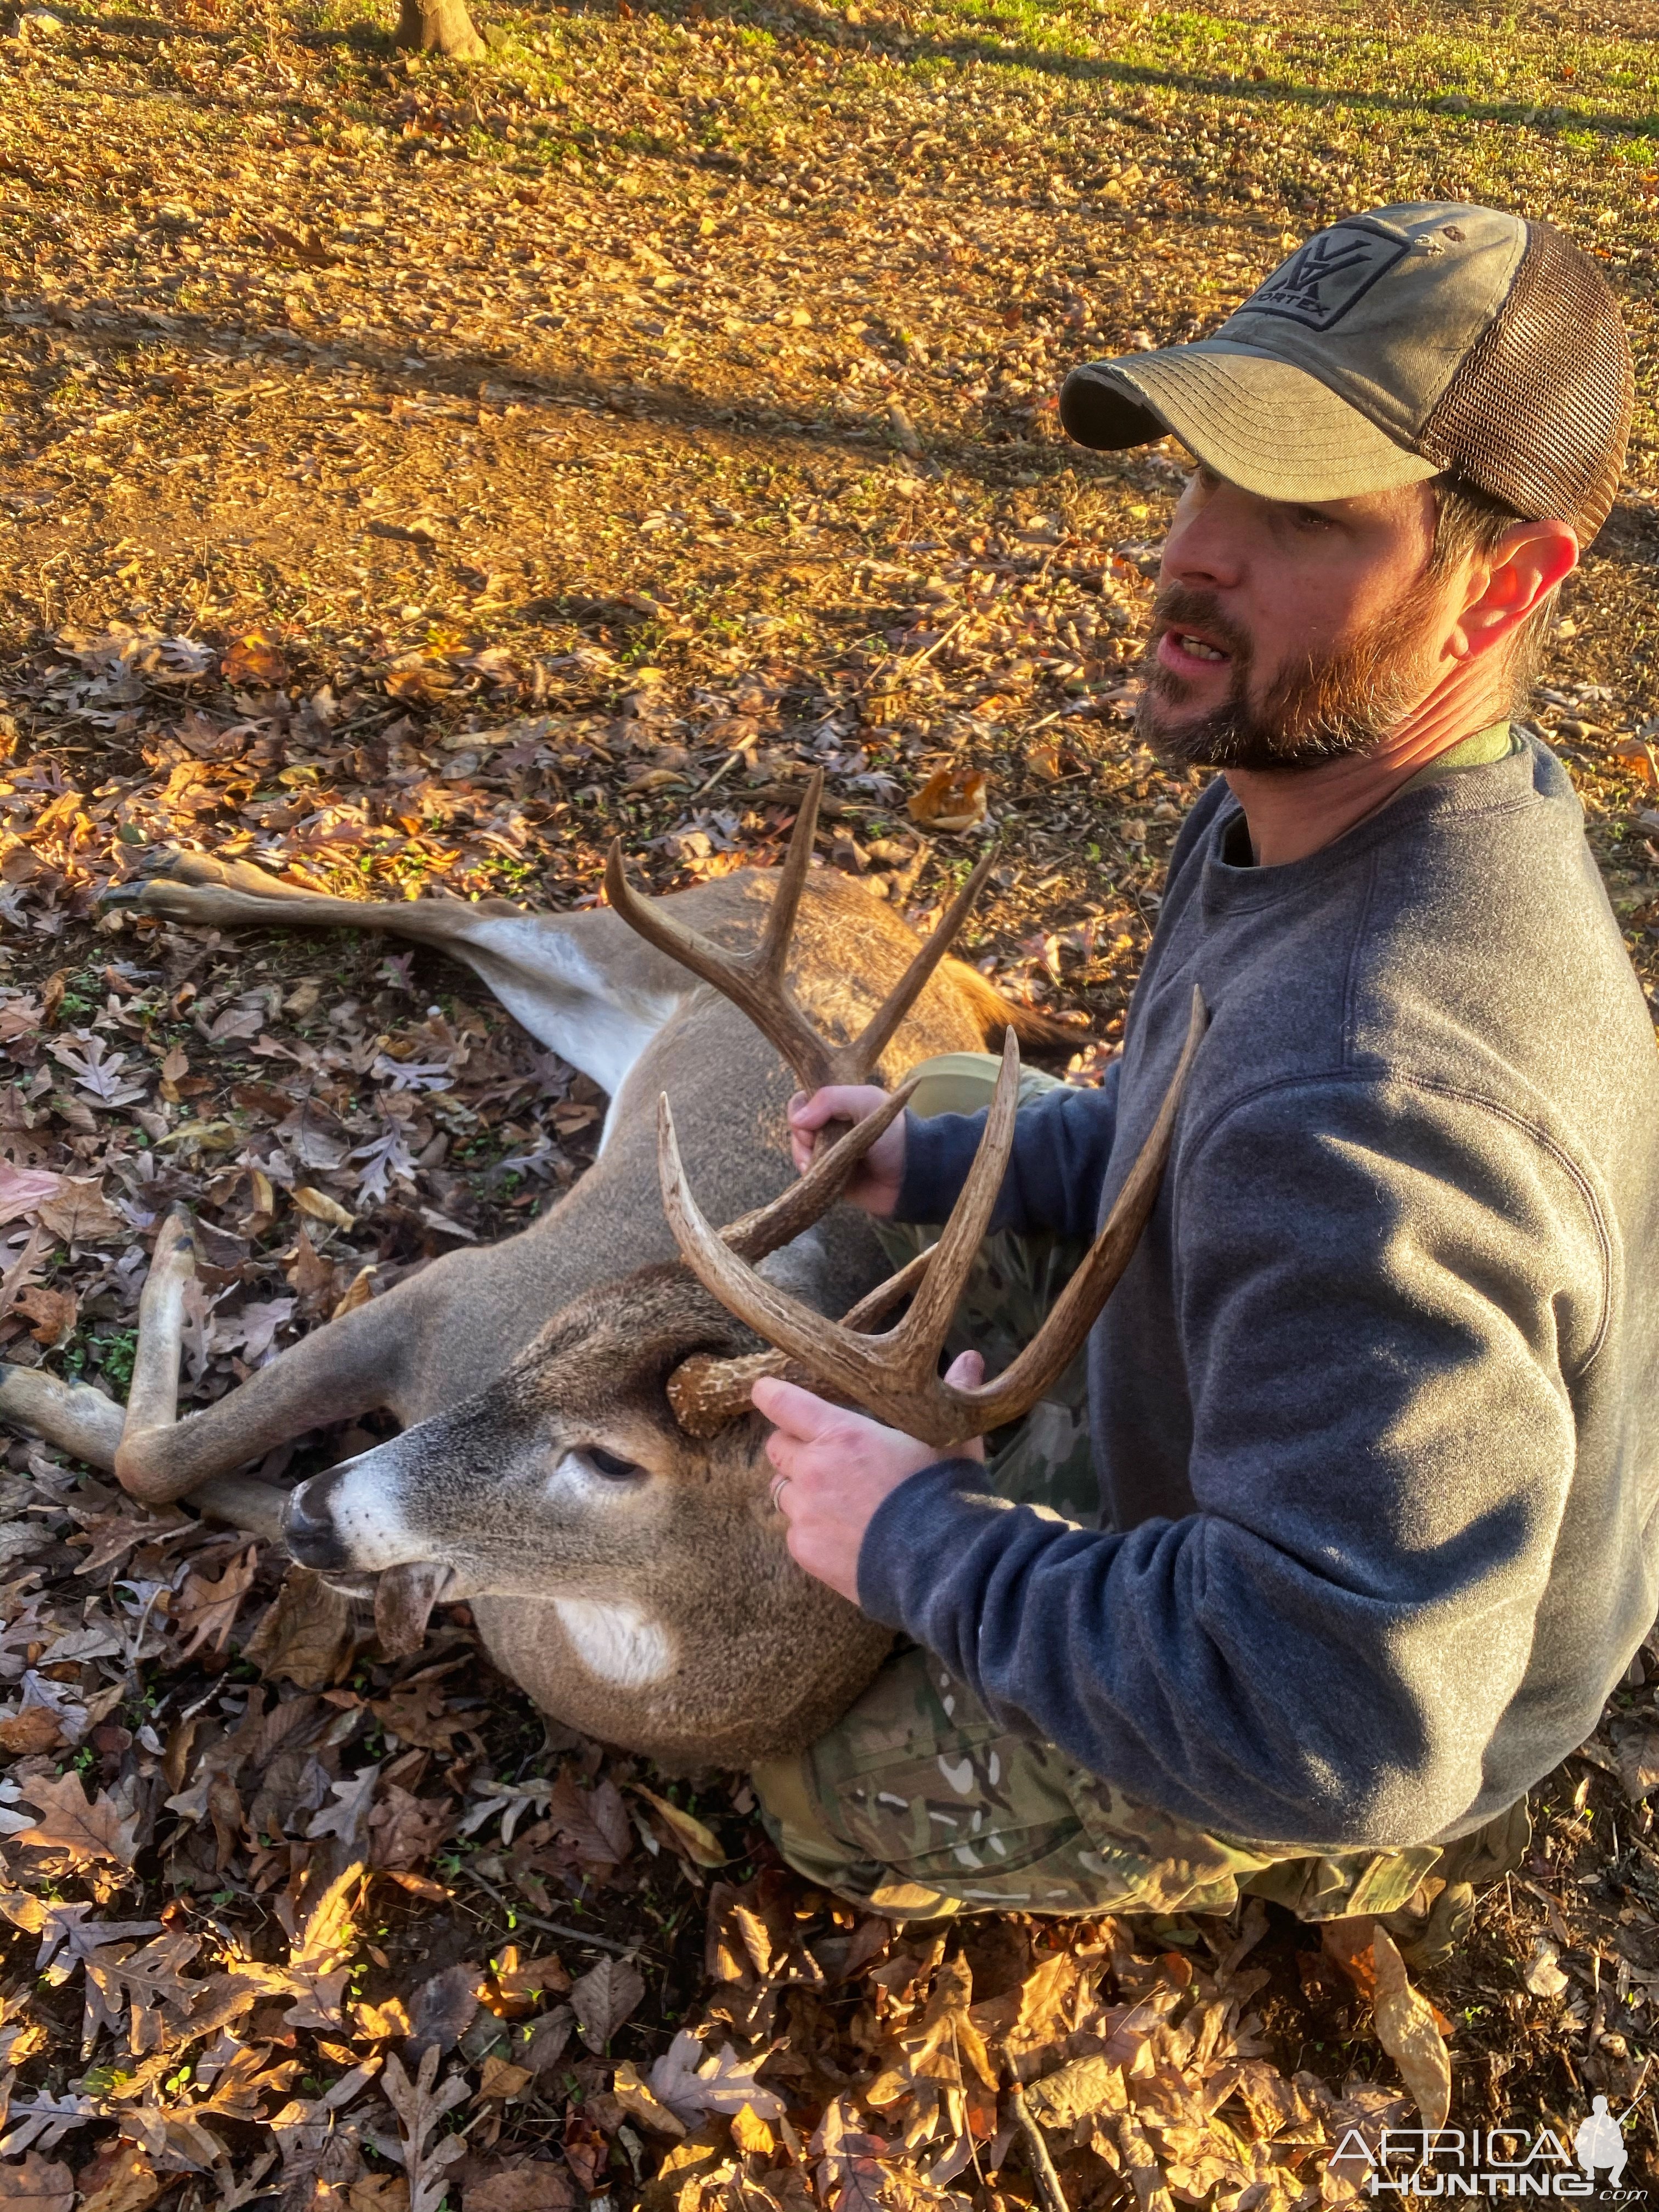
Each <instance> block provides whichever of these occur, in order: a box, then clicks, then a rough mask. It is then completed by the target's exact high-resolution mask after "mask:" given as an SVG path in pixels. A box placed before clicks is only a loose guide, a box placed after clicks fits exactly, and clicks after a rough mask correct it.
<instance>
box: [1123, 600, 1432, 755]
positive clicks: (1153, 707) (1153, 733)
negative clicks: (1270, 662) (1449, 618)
mask: <svg viewBox="0 0 1659 2212" xmlns="http://www.w3.org/2000/svg"><path fill="white" fill-rule="evenodd" d="M1436 600H1437V582H1436V580H1435V579H1433V578H1432V577H1430V576H1428V575H1425V576H1423V577H1421V578H1419V580H1418V581H1417V582H1416V583H1414V584H1413V586H1411V587H1410V588H1409V590H1407V592H1404V593H1402V595H1401V598H1400V599H1397V600H1396V601H1395V604H1394V605H1393V606H1391V607H1390V608H1389V609H1388V611H1386V612H1385V613H1383V614H1382V615H1380V616H1378V617H1377V618H1376V620H1375V621H1374V622H1372V623H1370V624H1368V625H1367V627H1366V628H1365V629H1363V630H1361V631H1359V632H1358V633H1357V634H1356V635H1354V636H1352V637H1351V638H1349V639H1347V640H1346V641H1345V642H1344V643H1342V644H1340V645H1339V646H1337V647H1334V648H1333V649H1332V650H1331V651H1330V652H1328V653H1325V654H1323V655H1322V656H1321V655H1316V654H1315V653H1308V654H1307V655H1306V656H1305V657H1304V658H1303V659H1300V660H1293V661H1292V662H1291V663H1290V665H1288V666H1286V667H1285V668H1283V669H1281V670H1280V671H1279V674H1278V675H1277V676H1275V677H1274V678H1273V681H1272V682H1271V683H1270V684H1268V686H1267V690H1266V692H1265V693H1264V694H1263V696H1262V697H1261V701H1260V702H1259V703H1257V704H1252V702H1251V699H1250V666H1251V649H1250V641H1249V635H1247V634H1246V633H1245V632H1244V631H1243V630H1242V629H1239V628H1238V627H1237V624H1236V623H1231V622H1229V621H1228V620H1227V619H1226V617H1225V616H1224V615H1223V613H1222V612H1221V610H1220V606H1219V604H1218V600H1217V599H1216V597H1215V595H1214V593H1212V592H1202V591H1196V590H1194V589H1192V588H1190V587H1189V586H1186V585H1182V584H1174V585H1170V586H1168V587H1167V588H1166V589H1164V590H1163V591H1161V592H1159V593H1158V599H1157V602H1156V604H1155V605H1154V606H1153V609H1152V637H1151V640H1150V641H1149V642H1148V644H1147V647H1146V653H1145V654H1144V655H1143V656H1142V659H1141V663H1140V670H1141V674H1142V676H1143V677H1144V678H1145V684H1144V688H1143V689H1142V691H1141V695H1140V703H1139V707H1138V708H1137V709H1136V713H1135V729H1136V734H1137V735H1138V736H1139V738H1140V739H1141V741H1142V743H1143V744H1147V745H1150V746H1151V748H1152V750H1153V751H1154V752H1155V753H1156V754H1157V755H1158V758H1159V759H1160V760H1162V761H1163V762H1164V763H1166V765H1168V766H1170V767H1172V768H1219V769H1230V768H1232V769H1313V768H1318V767H1321V766H1322V764H1323V763H1325V762H1327V761H1333V760H1346V759H1350V758H1352V757H1354V756H1355V755H1358V754H1362V753H1368V752H1370V751H1372V750H1374V749H1375V747H1376V745H1377V744H1379V743H1380V742H1381V741H1382V739H1383V738H1385V737H1386V736H1387V735H1388V733H1389V731H1390V730H1391V729H1393V728H1394V727H1395V726H1396V725H1397V724H1398V723H1399V722H1400V721H1401V720H1403V719H1404V717H1405V716H1406V715H1407V714H1409V713H1410V712H1411V710H1412V708H1413V707H1415V706H1417V705H1418V704H1419V702H1420V701H1421V700H1422V698H1423V696H1424V695H1425V692H1426V691H1427V690H1428V689H1429V685H1430V681H1431V678H1430V672H1429V668H1428V665H1427V656H1426V654H1425V651H1424V642H1423V634H1424V627H1425V623H1424V618H1425V615H1427V614H1428V613H1429V611H1431V608H1432V607H1433V606H1434V605H1435V604H1436ZM1172 629H1173V630H1176V631H1179V630H1182V629H1194V630H1197V631H1200V633H1202V634H1203V635H1206V636H1207V637H1210V638H1212V639H1214V641H1216V642H1217V643H1218V645H1220V646H1222V647H1225V650H1226V652H1227V653H1228V654H1229V655H1230V657H1231V671H1232V683H1231V689H1230V690H1229V693H1228V696H1227V697H1226V698H1225V700H1223V702H1221V704H1220V705H1219V706H1218V707H1216V708H1212V709H1211V711H1210V712H1209V713H1208V714H1204V715H1201V716H1200V718H1199V719H1198V720H1196V721H1182V720H1177V719H1176V716H1175V715H1174V714H1172V713H1171V712H1170V710H1171V709H1172V708H1180V707H1182V706H1183V705H1184V704H1185V703H1186V702H1187V701H1188V700H1189V699H1190V698H1191V697H1192V696H1193V689H1194V687H1193V686H1192V685H1191V684H1188V682H1187V681H1186V679H1185V678H1182V677H1180V676H1176V675H1175V674H1173V673H1172V672H1171V671H1170V670H1169V669H1167V668H1165V667H1164V665H1163V664H1162V662H1161V661H1160V660H1159V659H1158V640H1159V639H1160V638H1161V637H1163V636H1164V634H1165V632H1166V631H1169V630H1172Z"/></svg>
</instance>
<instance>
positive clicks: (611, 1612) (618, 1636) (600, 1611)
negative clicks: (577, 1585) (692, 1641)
mask: <svg viewBox="0 0 1659 2212" xmlns="http://www.w3.org/2000/svg"><path fill="white" fill-rule="evenodd" d="M553 1610H554V1611H555V1612H556V1613H557V1614H558V1616H559V1622H560V1626H562V1628H563V1630H564V1632H565V1634H566V1635H567V1636H568V1638H570V1643H571V1647H572V1649H573V1650H574V1652H575V1654H576V1656H577V1658H578V1659H580V1661H581V1662H582V1664H583V1666H584V1667H586V1669H587V1671H588V1673H589V1674H597V1675H598V1676H599V1680H600V1681H602V1682H613V1683H615V1685H616V1686H617V1688H618V1689H621V1690H640V1689H643V1688H644V1687H645V1686H646V1684H647V1682H659V1681H661V1680H662V1678H663V1676H664V1675H665V1674H667V1673H668V1671H669V1670H670V1668H671V1667H672V1665H673V1663H674V1652H673V1647H672V1645H671V1644H670V1642H669V1640H668V1633H667V1631H666V1630H665V1628H664V1627H663V1626H662V1623H661V1622H660V1621H659V1620H649V1619H648V1618H647V1616H646V1615H645V1614H644V1613H641V1612H640V1611H639V1610H638V1609H637V1608H636V1607H634V1606H631V1605H629V1604H627V1603H626V1602H625V1601H623V1600H620V1599H610V1600H607V1599H604V1598H594V1597H556V1598H555V1599H554V1601H553Z"/></svg>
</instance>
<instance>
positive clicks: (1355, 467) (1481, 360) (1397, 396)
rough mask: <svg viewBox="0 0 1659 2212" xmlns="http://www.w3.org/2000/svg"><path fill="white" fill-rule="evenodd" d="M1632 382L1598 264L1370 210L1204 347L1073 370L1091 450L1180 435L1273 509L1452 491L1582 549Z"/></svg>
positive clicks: (1069, 396)
mask: <svg viewBox="0 0 1659 2212" xmlns="http://www.w3.org/2000/svg"><path fill="white" fill-rule="evenodd" d="M1633 389H1634V376H1633V372H1632V363H1631V351H1630V343H1629V340H1628V339H1627V338H1626V335H1625V329H1624V325H1623V323H1622V322H1621V321H1620V315H1619V308H1618V304H1617V302H1616V301H1615V300H1614V298H1613V293H1612V291H1611V289H1609V287H1608V284H1607V279H1606V277H1605V276H1603V275H1602V273H1601V270H1600V269H1599V268H1598V267H1597V265H1596V264H1595V262H1594V261H1593V260H1592V259H1591V258H1590V257H1589V255H1588V254H1587V253H1585V252H1583V250H1582V249H1581V248H1580V247H1578V246H1575V245H1574V244H1573V243H1572V241H1571V240H1570V239H1568V238H1565V237H1564V236H1563V235H1562V234H1561V233H1560V232H1559V231H1558V230H1555V229H1553V228H1551V226H1550V225H1549V224H1548V223H1543V222H1524V221H1523V220H1522V218H1521V217H1520V216H1513V215H1504V214H1502V213H1500V212H1499V211H1498V210H1497V209H1496V208H1486V207H1466V206H1459V205H1455V204H1438V203H1429V204H1418V205H1415V206H1410V207H1387V208H1373V209H1372V210H1370V212H1369V213H1367V214H1364V215H1352V216H1345V217H1344V218H1343V220H1342V221H1341V222H1338V223H1334V224H1333V225H1332V226H1331V228H1329V229H1328V230H1322V231H1320V232H1319V233H1318V234H1316V236H1315V237H1313V238H1310V239H1309V240H1307V242H1306V243H1305V244H1304V245H1303V246H1298V247H1297V250H1296V252H1294V253H1293V254H1291V258H1290V259H1289V260H1288V261H1286V262H1285V263H1284V264H1282V265H1281V266H1280V267H1279V268H1278V269H1276V270H1274V271H1273V275H1272V276H1269V277H1268V279H1267V283H1265V284H1263V285H1261V287H1260V288H1259V289H1257V290H1256V291H1255V292H1253V293H1252V294H1251V295H1250V297H1249V299H1248V300H1246V301H1245V302H1244V304H1243V307H1240V308H1238V309H1237V312H1236V313H1233V314H1231V315H1230V316H1229V317H1228V318H1227V319H1226V321H1225V323H1223V324H1222V325H1221V327H1220V329H1219V330H1218V331H1216V333H1215V335H1214V336H1213V337H1207V338H1200V339H1199V340H1198V341H1197V342H1196V343H1194V344H1191V345H1177V346H1166V347H1164V348H1163V349H1161V350H1159V351H1158V352H1155V353H1140V354H1130V355H1127V356H1124V357H1121V358H1120V359H1118V360H1115V361H1099V362H1090V363H1089V364H1088V365H1087V366H1086V367H1084V368H1075V369H1073V371H1072V374H1070V375H1069V376H1068V377H1067V378H1066V384H1065V388H1064V390H1063V391H1062V392H1061V393H1060V418H1061V420H1062V421H1063V422H1064V423H1065V425H1066V428H1067V430H1069V431H1070V433H1071V435H1073V437H1074V438H1075V439H1077V440H1078V441H1079V443H1081V444H1083V445H1085V446H1095V447H1103V448H1109V449H1110V448H1116V447H1125V446H1139V445H1145V444H1146V443H1147V442H1148V441H1150V440H1152V439H1155V438H1160V437H1162V436H1163V435H1164V433H1165V432H1166V431H1173V433H1174V434H1175V435H1176V437H1177V438H1179V439H1180V441H1181V442H1182V445H1184V446H1186V447H1188V448H1189V449H1190V450H1191V452H1193V453H1194V454H1196V455H1197V457H1198V459H1200V460H1201V461H1203V462H1205V463H1206V464H1207V465H1208V466H1210V467H1211V468H1212V469H1214V471H1216V473H1217V475H1218V476H1221V477H1226V478H1227V479H1228V481H1229V482H1230V483H1237V484H1239V485H1241V486H1242V487H1243V489H1245V490H1246V491H1252V492H1255V493H1258V494H1260V495H1261V496H1262V497H1263V498H1267V499H1285V500H1326V499H1348V498H1352V497H1355V496H1357V495H1359V494H1360V493H1364V492H1376V491H1386V490H1388V489H1391V488H1392V487H1394V486H1396V485H1401V484H1409V483H1421V482H1423V481H1425V479H1426V478H1428V477H1434V476H1438V475H1440V474H1442V473H1443V472H1445V471H1449V472H1450V473H1451V474H1453V475H1454V476H1455V477H1457V478H1458V479H1459V480H1460V481H1461V482H1462V483H1465V484H1468V485H1472V486H1473V487H1474V489H1477V490H1479V491H1483V492H1485V493H1486V494H1487V495H1489V496H1490V497H1492V498H1493V499H1496V500H1498V501H1501V502H1502V503H1503V504H1504V506H1506V507H1510V508H1512V509H1513V510H1514V511H1515V513H1517V514H1521V515H1525V516H1527V517H1528V518H1530V519H1532V520H1544V519H1545V518H1546V517H1550V516H1555V517H1559V519H1560V520H1562V521H1564V522H1570V523H1571V525H1572V526H1573V528H1574V530H1575V531H1576V532H1577V535H1578V538H1579V541H1580V543H1581V544H1588V542H1589V539H1590V538H1593V537H1594V536H1595V533H1596V532H1597V531H1598V530H1599V529H1600V528H1601V525H1602V523H1603V522H1604V521H1605V520H1607V511H1608V509H1609V508H1610V507H1611V506H1612V505H1613V494H1614V491H1615V490H1616V489H1617V485H1618V479H1619V470H1620V464H1621V462H1622V461H1623V459H1624V453H1625V441H1626V437H1627V436H1628V435H1629V431H1630V416H1631V404H1632V393H1633Z"/></svg>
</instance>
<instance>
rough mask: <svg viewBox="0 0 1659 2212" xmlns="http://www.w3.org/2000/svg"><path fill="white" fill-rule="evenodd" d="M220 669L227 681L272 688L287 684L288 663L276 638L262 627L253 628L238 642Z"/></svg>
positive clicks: (238, 639)
mask: <svg viewBox="0 0 1659 2212" xmlns="http://www.w3.org/2000/svg"><path fill="white" fill-rule="evenodd" d="M219 672H220V674H221V676H222V678H223V679H224V681H225V682H226V683H227V684H241V685H247V684H255V685H257V686H258V688H259V689H260V690H267V691H269V690H275V688H276V685H277V684H286V683H287V681H288V663H287V661H286V660H284V659H283V656H282V654H281V653H279V652H278V651H277V649H276V641H275V640H274V639H272V638H271V637H270V636H268V635H266V633H265V632H264V630H262V629H253V630H250V631H249V632H248V634H247V635H246V637H239V638H237V639H236V640H235V641H234V643H233V644H232V646H231V647H230V650H229V651H228V653H226V655H225V658H224V661H223V664H222V666H221V668H220V671H219Z"/></svg>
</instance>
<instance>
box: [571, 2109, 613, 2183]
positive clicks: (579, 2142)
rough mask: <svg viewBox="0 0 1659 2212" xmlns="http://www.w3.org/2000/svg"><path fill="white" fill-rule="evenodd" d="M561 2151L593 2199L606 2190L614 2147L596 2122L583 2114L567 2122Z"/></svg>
mask: <svg viewBox="0 0 1659 2212" xmlns="http://www.w3.org/2000/svg"><path fill="white" fill-rule="evenodd" d="M561 2148H562V2149H563V2152H564V2154H565V2156H566V2158H568V2160H569V2161H570V2171H571V2172H573V2173H574V2175H575V2177H576V2179H577V2180H578V2181H579V2182H580V2184H581V2185H582V2187H583V2188H584V2189H585V2190H586V2191H587V2193H588V2195H589V2196H590V2197H592V2196H593V2195H594V2194H595V2193H596V2192H597V2191H599V2190H600V2189H602V2188H603V2187H604V2186H605V2168H606V2167H607V2166H609V2165H610V2163H611V2146H610V2144H609V2143H608V2142H606V2141H605V2136H603V2135H602V2134H601V2132H600V2131H599V2129H598V2128H597V2127H596V2126H595V2125H594V2124H593V2122H592V2120H590V2119H588V2118H586V2117H585V2116H584V2115H583V2114H581V2113H580V2112H579V2113H578V2114H577V2115H576V2117H575V2118H574V2119H572V2120H568V2121H567V2122H566V2124H565V2130H564V2141H563V2143H562V2146H561Z"/></svg>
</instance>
